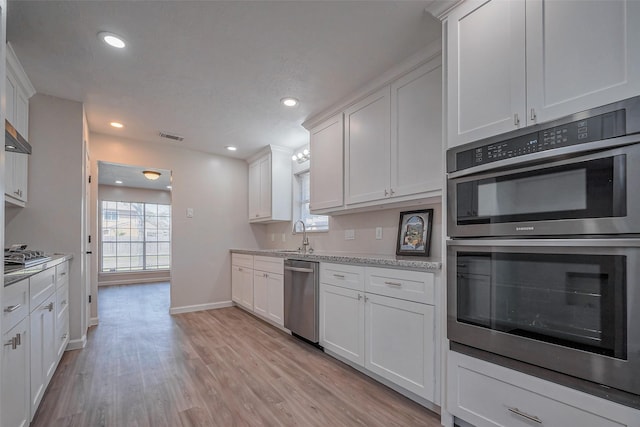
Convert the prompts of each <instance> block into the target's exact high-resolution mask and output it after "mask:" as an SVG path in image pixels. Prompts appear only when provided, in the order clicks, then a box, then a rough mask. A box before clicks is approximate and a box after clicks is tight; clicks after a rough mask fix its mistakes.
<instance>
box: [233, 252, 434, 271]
mask: <svg viewBox="0 0 640 427" xmlns="http://www.w3.org/2000/svg"><path fill="white" fill-rule="evenodd" d="M230 251H231V252H232V253H237V254H246V255H262V256H273V257H279V258H290V259H304V260H308V261H319V262H334V263H338V264H354V265H370V266H376V267H394V268H401V269H406V270H440V269H442V263H441V262H438V261H423V260H419V259H416V258H396V257H395V256H393V255H371V254H353V255H352V254H343V253H331V252H314V253H313V254H301V253H299V252H298V251H291V250H282V249H231V250H230Z"/></svg>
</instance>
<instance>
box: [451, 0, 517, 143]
mask: <svg viewBox="0 0 640 427" xmlns="http://www.w3.org/2000/svg"><path fill="white" fill-rule="evenodd" d="M524 9H525V7H524V2H523V1H522V0H513V1H502V0H491V1H486V0H471V1H468V2H465V3H463V4H462V5H461V6H460V7H458V8H457V9H455V10H454V11H453V13H452V14H451V15H450V16H449V18H448V21H447V23H446V24H445V25H446V28H447V30H446V31H447V34H446V36H447V58H448V59H447V61H448V64H447V67H448V70H447V75H448V79H447V80H448V102H447V105H448V107H447V110H448V130H449V132H448V140H449V146H450V147H453V146H456V145H460V144H463V143H465V142H469V141H474V140H476V139H480V138H485V137H488V136H491V135H496V134H499V133H503V132H507V131H510V130H513V129H516V128H517V127H518V126H524V125H525V117H524V115H525V101H526V94H525V40H524V25H525V17H524Z"/></svg>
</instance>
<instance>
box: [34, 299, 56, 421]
mask: <svg viewBox="0 0 640 427" xmlns="http://www.w3.org/2000/svg"><path fill="white" fill-rule="evenodd" d="M55 323H56V322H55V294H52V295H51V296H50V297H49V298H47V299H45V301H44V302H43V303H42V304H40V305H39V306H38V307H36V308H35V310H33V311H32V312H31V315H30V332H31V334H30V335H31V338H30V341H29V344H30V346H31V356H30V359H31V363H30V366H31V370H30V373H31V381H30V382H31V411H30V412H31V416H32V417H33V415H34V414H35V412H36V410H37V409H38V405H39V404H40V401H41V400H42V396H43V394H44V391H45V389H46V387H47V384H48V383H49V380H50V379H51V377H52V376H53V372H54V370H55V367H56V362H57V360H56V350H57V347H56V343H55V336H56V329H55Z"/></svg>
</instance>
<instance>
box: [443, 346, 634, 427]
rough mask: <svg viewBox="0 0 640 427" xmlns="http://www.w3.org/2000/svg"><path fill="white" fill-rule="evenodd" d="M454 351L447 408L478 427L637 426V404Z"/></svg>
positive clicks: (450, 363)
mask: <svg viewBox="0 0 640 427" xmlns="http://www.w3.org/2000/svg"><path fill="white" fill-rule="evenodd" d="M452 354H454V356H453V357H452V356H450V360H449V364H448V365H449V369H448V377H449V380H448V382H449V387H448V388H449V398H448V406H449V407H448V410H449V411H450V412H451V413H452V414H453V415H455V416H457V417H459V418H462V419H464V420H465V421H468V422H470V423H472V424H474V425H476V426H477V427H497V426H509V427H531V426H537V425H540V426H546V427H564V426H598V427H621V426H638V423H637V422H638V419H640V418H638V417H639V416H640V411H637V410H635V409H632V408H629V407H625V406H622V405H619V404H616V403H613V402H609V401H606V400H604V399H599V398H597V397H594V396H590V395H588V394H585V393H582V392H579V391H576V390H572V389H568V388H566V387H563V386H559V385H556V384H553V383H549V382H547V381H544V380H540V379H538V378H533V377H529V376H528V375H525V374H522V373H519V372H514V371H511V370H509V369H506V368H503V367H500V366H496V365H493V364H491V363H487V362H484V361H479V360H477V359H472V358H469V357H467V356H462V355H459V354H457V353H452ZM529 386H531V388H532V389H528V388H525V387H529ZM534 390H535V391H534ZM487 391H489V392H487Z"/></svg>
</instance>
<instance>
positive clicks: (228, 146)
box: [224, 145, 238, 151]
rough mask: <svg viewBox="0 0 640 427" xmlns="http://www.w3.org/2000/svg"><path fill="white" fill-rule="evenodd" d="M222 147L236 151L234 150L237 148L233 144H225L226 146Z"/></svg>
mask: <svg viewBox="0 0 640 427" xmlns="http://www.w3.org/2000/svg"><path fill="white" fill-rule="evenodd" d="M224 148H226V149H227V150H229V151H236V150H237V149H238V148H237V147H234V146H233V145H227V146H226V147H224Z"/></svg>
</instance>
